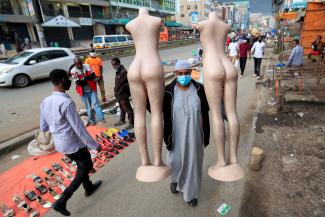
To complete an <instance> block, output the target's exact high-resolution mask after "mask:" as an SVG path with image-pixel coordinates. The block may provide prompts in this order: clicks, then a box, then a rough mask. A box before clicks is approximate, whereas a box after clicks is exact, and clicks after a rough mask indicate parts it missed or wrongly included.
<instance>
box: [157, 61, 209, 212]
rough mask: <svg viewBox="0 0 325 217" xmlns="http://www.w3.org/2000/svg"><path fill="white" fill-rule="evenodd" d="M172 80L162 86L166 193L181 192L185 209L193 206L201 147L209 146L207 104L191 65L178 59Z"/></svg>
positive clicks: (196, 196) (199, 173)
mask: <svg viewBox="0 0 325 217" xmlns="http://www.w3.org/2000/svg"><path fill="white" fill-rule="evenodd" d="M175 69H176V72H175V76H176V79H175V80H174V81H173V82H172V83H171V84H169V85H167V86H166V87H165V95H164V102H163V116H164V141H165V143H166V146H167V149H168V153H167V163H168V164H169V165H170V166H171V169H172V174H171V176H170V178H171V183H170V190H171V192H172V193H174V194H176V193H178V191H181V192H183V198H184V200H185V201H186V202H187V203H188V205H189V206H191V207H194V206H196V205H197V203H198V201H197V199H198V197H199V192H200V186H201V179H202V164H203V153H204V147H206V146H207V145H208V144H209V138H210V124H209V105H208V102H207V99H206V96H205V92H204V87H203V85H201V84H199V83H197V82H195V81H194V80H192V79H191V71H192V70H191V65H190V64H189V62H187V61H186V60H178V61H177V63H176V66H175Z"/></svg>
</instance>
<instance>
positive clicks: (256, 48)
mask: <svg viewBox="0 0 325 217" xmlns="http://www.w3.org/2000/svg"><path fill="white" fill-rule="evenodd" d="M264 48H265V43H264V42H263V41H262V37H261V36H258V40H257V41H256V42H255V43H254V45H253V47H252V49H251V53H252V54H253V57H254V68H255V74H254V76H257V79H260V72H261V64H262V59H263V56H264Z"/></svg>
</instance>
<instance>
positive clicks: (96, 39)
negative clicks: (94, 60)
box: [94, 37, 103, 43]
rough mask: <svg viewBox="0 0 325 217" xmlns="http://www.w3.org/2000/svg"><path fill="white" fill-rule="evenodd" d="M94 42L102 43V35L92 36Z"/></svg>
mask: <svg viewBox="0 0 325 217" xmlns="http://www.w3.org/2000/svg"><path fill="white" fill-rule="evenodd" d="M94 43H103V38H102V37H95V38H94Z"/></svg>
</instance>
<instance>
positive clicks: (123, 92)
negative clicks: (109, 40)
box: [111, 57, 134, 130]
mask: <svg viewBox="0 0 325 217" xmlns="http://www.w3.org/2000/svg"><path fill="white" fill-rule="evenodd" d="M111 63H112V66H113V68H114V69H115V70H116V77H115V87H114V94H115V97H116V100H117V101H118V102H119V106H120V110H121V115H120V120H119V121H118V122H117V123H115V126H121V125H123V124H125V114H126V113H127V114H128V119H129V124H128V125H127V126H126V127H125V129H126V130H130V129H132V128H133V126H134V115H133V109H132V107H131V104H130V99H129V98H130V96H131V94H130V87H129V82H128V78H127V74H128V72H127V70H126V69H125V68H124V66H123V65H121V61H120V59H119V58H117V57H115V58H113V59H112V61H111Z"/></svg>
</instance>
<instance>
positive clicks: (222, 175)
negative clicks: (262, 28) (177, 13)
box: [194, 12, 244, 181]
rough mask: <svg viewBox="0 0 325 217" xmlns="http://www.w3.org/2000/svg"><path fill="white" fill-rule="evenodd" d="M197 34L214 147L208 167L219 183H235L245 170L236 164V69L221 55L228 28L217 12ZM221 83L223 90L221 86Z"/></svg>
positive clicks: (198, 26) (202, 25)
mask: <svg viewBox="0 0 325 217" xmlns="http://www.w3.org/2000/svg"><path fill="white" fill-rule="evenodd" d="M194 27H195V28H196V29H197V30H198V31H199V32H200V40H201V44H202V47H203V50H204V53H203V72H204V88H205V93H206V96H207V100H208V103H209V106H210V111H211V116H212V122H213V135H214V140H215V143H216V145H217V152H218V153H217V156H218V161H217V163H216V164H215V165H214V166H212V167H210V168H209V171H208V174H209V176H210V177H212V178H214V179H216V180H219V181H234V180H238V179H241V178H242V177H244V170H243V169H242V167H241V166H239V164H238V161H237V147H238V140H239V122H238V117H237V112H236V98H237V79H238V74H237V70H236V68H235V66H234V65H233V64H232V63H231V62H230V60H229V59H228V58H227V56H226V55H225V52H224V46H225V41H226V36H227V33H229V32H230V30H231V29H230V26H229V25H227V24H225V23H224V22H222V21H221V20H220V19H219V18H218V16H217V14H216V12H210V13H209V18H208V20H205V21H202V22H199V23H198V24H197V25H196V26H194ZM223 82H224V91H222V86H221V85H222V83H223ZM222 99H224V105H225V111H226V114H227V118H228V126H229V136H230V139H229V143H230V148H229V158H228V160H229V164H227V163H226V157H225V127H224V122H223V119H222V115H221V103H222Z"/></svg>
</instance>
